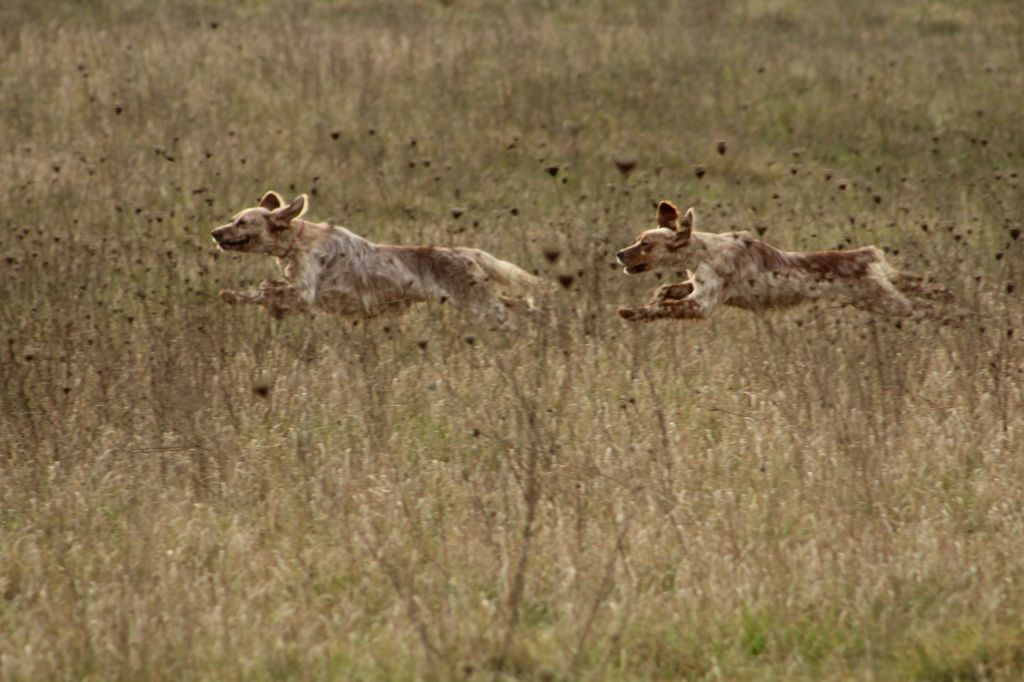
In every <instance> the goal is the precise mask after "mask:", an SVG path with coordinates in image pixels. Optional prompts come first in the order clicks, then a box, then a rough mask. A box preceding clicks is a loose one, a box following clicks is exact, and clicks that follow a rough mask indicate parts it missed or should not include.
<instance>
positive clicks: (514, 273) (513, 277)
mask: <svg viewBox="0 0 1024 682" xmlns="http://www.w3.org/2000/svg"><path fill="white" fill-rule="evenodd" d="M463 253H464V254H465V255H466V256H468V257H469V258H471V259H472V260H473V261H474V262H475V263H476V264H477V265H479V266H480V269H481V270H483V271H484V273H485V274H486V275H487V276H488V277H490V278H491V279H492V280H494V281H495V282H497V283H498V285H499V286H503V287H509V288H511V289H514V290H516V291H532V290H534V289H536V288H538V287H539V285H540V283H541V279H540V278H539V277H534V276H533V275H531V274H530V273H528V272H527V271H526V270H523V269H522V268H521V267H519V266H518V265H514V264H512V263H509V262H508V261H505V260H501V259H500V258H495V257H494V256H492V255H491V254H489V253H487V252H486V251H481V250H480V249H465V250H464V251H463Z"/></svg>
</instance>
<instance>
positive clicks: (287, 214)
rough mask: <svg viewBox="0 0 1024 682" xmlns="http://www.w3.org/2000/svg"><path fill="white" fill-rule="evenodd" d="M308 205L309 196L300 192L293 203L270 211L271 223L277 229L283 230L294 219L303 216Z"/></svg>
mask: <svg viewBox="0 0 1024 682" xmlns="http://www.w3.org/2000/svg"><path fill="white" fill-rule="evenodd" d="M308 207H309V201H308V198H307V197H306V195H305V194H300V195H299V196H297V197H295V198H294V199H293V200H292V203H290V204H288V205H287V206H282V207H281V208H278V209H275V210H273V211H271V212H270V222H271V225H272V226H273V227H275V228H276V229H279V230H283V229H285V228H286V227H288V226H289V225H290V224H291V222H292V221H293V220H295V219H296V218H301V217H302V216H303V215H304V214H305V213H306V209H307V208H308Z"/></svg>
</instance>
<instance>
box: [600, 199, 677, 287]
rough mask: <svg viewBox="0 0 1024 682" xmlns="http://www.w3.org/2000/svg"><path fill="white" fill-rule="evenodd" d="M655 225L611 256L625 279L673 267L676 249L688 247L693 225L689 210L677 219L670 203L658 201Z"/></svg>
mask: <svg viewBox="0 0 1024 682" xmlns="http://www.w3.org/2000/svg"><path fill="white" fill-rule="evenodd" d="M657 221H658V227H656V228H654V229H651V230H647V231H645V232H642V233H641V234H640V236H639V237H637V238H636V243H635V244H633V245H632V246H629V247H627V248H625V249H623V250H622V251H619V252H618V253H617V254H615V257H616V258H617V259H618V261H619V263H621V264H622V265H623V266H625V267H624V268H623V269H624V270H625V272H626V274H627V275H635V274H637V273H639V272H643V271H645V270H654V269H657V268H659V267H662V266H669V265H675V264H677V263H678V261H679V251H680V249H683V248H685V247H686V245H687V244H689V243H690V234H691V233H692V232H693V226H694V223H695V222H696V219H695V216H694V213H693V209H692V208H688V209H687V210H686V215H681V214H680V213H679V209H678V208H676V205H675V204H673V203H672V202H671V201H662V202H660V203H659V204H658V215H657Z"/></svg>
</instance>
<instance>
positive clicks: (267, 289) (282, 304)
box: [220, 280, 309, 319]
mask: <svg viewBox="0 0 1024 682" xmlns="http://www.w3.org/2000/svg"><path fill="white" fill-rule="evenodd" d="M220 298H221V300H223V301H226V302H228V303H232V304H235V303H246V304H255V305H261V306H264V307H265V308H266V309H267V312H268V313H270V315H272V316H273V317H275V318H277V319H280V318H282V317H284V316H285V315H286V314H288V313H291V312H308V310H309V303H308V300H307V299H308V298H309V297H308V296H307V295H306V294H305V292H303V291H302V290H300V289H298V288H296V287H294V286H292V285H290V284H288V283H287V282H282V281H281V280H271V281H266V282H263V283H262V284H261V285H260V287H259V288H258V289H248V290H244V291H221V292H220Z"/></svg>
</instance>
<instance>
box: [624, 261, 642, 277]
mask: <svg viewBox="0 0 1024 682" xmlns="http://www.w3.org/2000/svg"><path fill="white" fill-rule="evenodd" d="M646 269H647V263H640V264H638V265H627V266H626V267H624V268H623V270H625V271H626V274H627V275H636V274H639V273H641V272H643V271H644V270H646Z"/></svg>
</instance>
